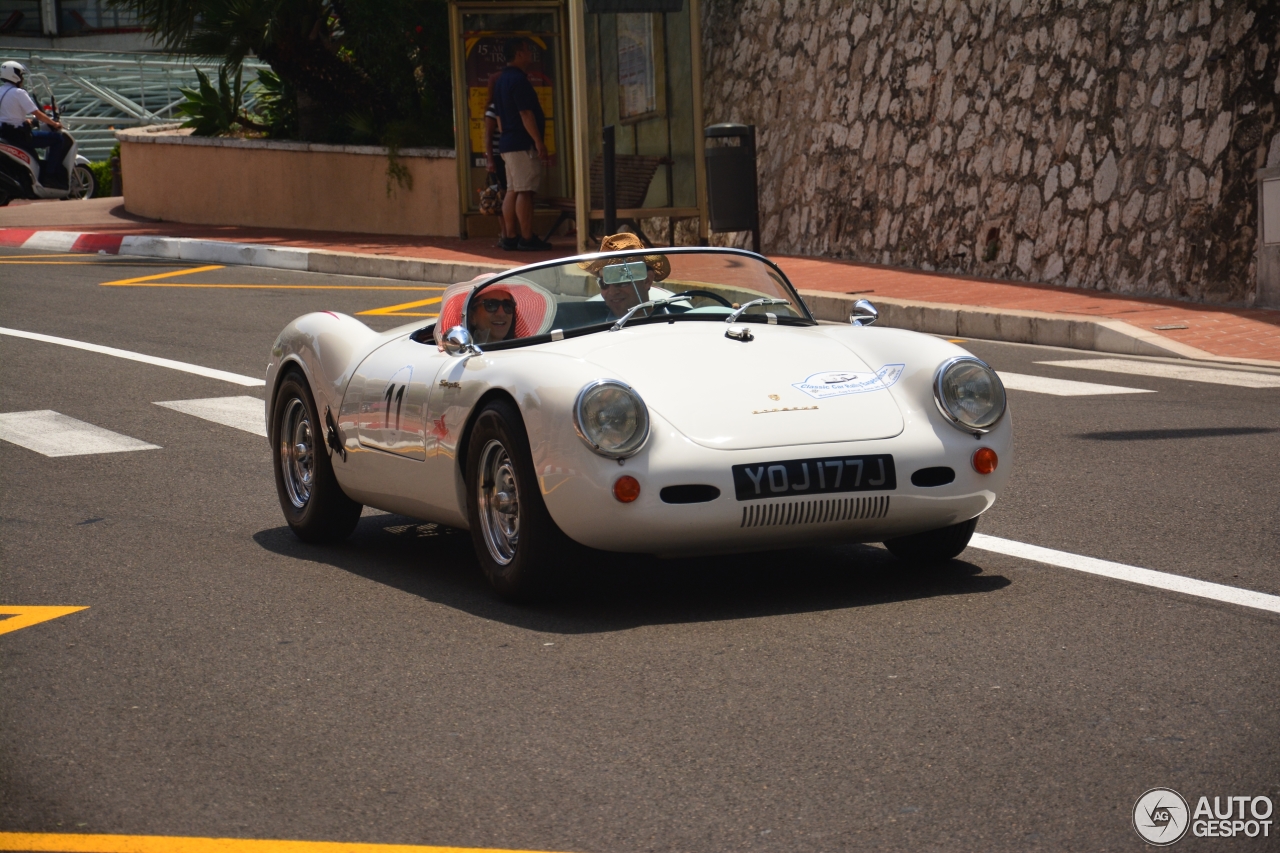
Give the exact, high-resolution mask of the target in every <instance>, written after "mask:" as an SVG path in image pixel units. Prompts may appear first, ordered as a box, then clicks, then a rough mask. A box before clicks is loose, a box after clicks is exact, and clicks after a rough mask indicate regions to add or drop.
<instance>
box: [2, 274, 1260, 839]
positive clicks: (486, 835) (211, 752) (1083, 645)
mask: <svg viewBox="0 0 1280 853" xmlns="http://www.w3.org/2000/svg"><path fill="white" fill-rule="evenodd" d="M20 255H24V256H31V255H37V253H31V252H18V251H12V250H10V251H5V252H3V254H0V316H2V317H3V321H0V325H2V326H5V327H8V328H12V329H21V330H24V331H31V332H40V333H44V334H49V335H57V336H61V337H66V338H72V339H76V340H80V341H88V342H91V343H95V344H102V345H107V346H113V347H120V348H124V349H128V350H133V351H138V352H143V353H146V354H149V355H154V356H161V357H165V358H171V359H178V360H181V361H185V362H192V363H196V364H201V365H205V366H207V367H214V368H220V369H223V370H229V371H233V372H237V373H244V374H249V375H252V376H260V375H261V374H262V371H263V367H264V365H265V362H266V356H267V350H268V348H269V346H270V344H271V342H272V340H273V339H274V337H275V335H276V333H277V332H278V331H279V329H280V328H281V327H282V326H283V325H284V324H285V323H286V322H287V321H288V320H290V319H292V318H293V317H294V316H296V315H298V314H301V313H303V312H305V311H310V310H317V309H333V310H341V311H346V312H352V313H354V312H357V311H365V310H370V309H378V308H383V309H385V308H386V307H387V306H392V305H397V304H405V303H410V302H414V301H421V300H427V299H430V298H432V295H433V293H434V294H435V295H438V293H439V291H429V290H421V289H415V290H413V291H412V292H410V291H407V290H378V289H376V288H380V287H382V288H389V287H405V286H406V283H404V282H387V281H377V280H362V279H352V278H344V277H338V276H319V275H312V274H304V273H281V272H273V271H267V270H261V269H249V268H225V269H216V270H206V271H204V272H197V273H190V272H185V274H183V275H179V276H173V277H169V278H160V279H151V280H150V283H151V284H153V285H161V284H165V286H151V287H142V286H131V285H119V286H110V287H103V286H101V283H102V282H107V281H121V280H129V279H137V278H139V277H147V276H156V275H164V274H166V273H171V272H175V271H185V269H189V268H190V267H191V266H193V265H189V264H186V265H184V264H174V263H160V262H151V261H139V260H136V259H135V260H129V259H118V258H108V257H101V258H94V257H86V258H75V257H71V256H66V255H48V256H37V257H19V256H20ZM18 262H21V263H18ZM141 283H146V282H141ZM174 284H188V285H189V284H236V285H246V284H251V285H272V286H273V287H272V288H264V289H244V288H239V287H236V288H232V287H222V288H216V287H172V286H168V285H174ZM285 285H287V286H288V287H287V288H285V287H281V286H285ZM319 286H323V287H327V288H350V289H327V290H318V289H303V288H315V287H319ZM407 310H408V311H410V312H418V313H426V312H429V311H431V310H432V309H431V308H430V307H429V306H427V307H424V306H418V307H416V308H410V309H407ZM367 319H368V320H369V322H370V325H373V326H374V327H375V328H390V327H392V326H395V325H399V324H400V323H402V322H409V321H412V320H413V319H414V318H412V317H403V316H390V315H387V314H379V315H367ZM966 346H968V348H969V349H971V350H972V351H973V352H974V353H976V354H978V355H979V356H981V357H983V358H984V359H987V360H988V361H989V362H990V363H991V364H992V365H993V366H995V367H996V368H997V369H999V370H1001V371H1005V372H1013V373H1018V374H1024V375H1030V376H1038V377H1045V378H1050V379H1067V380H1073V381H1077V382H1091V383H1106V384H1111V385H1119V386H1125V387H1128V388H1134V389H1146V390H1148V391H1151V392H1154V393H1146V394H1118V395H1103V396H1079V397H1061V396H1054V395H1049V394H1041V393H1031V392H1026V391H1017V390H1014V391H1010V400H1011V410H1012V414H1013V417H1014V419H1015V425H1016V434H1017V460H1016V465H1017V467H1016V473H1015V475H1014V478H1013V480H1012V481H1011V484H1010V487H1009V489H1008V491H1007V492H1006V494H1005V495H1004V496H1003V497H1002V499H1001V500H1000V501H999V502H998V503H997V504H996V506H995V507H994V508H993V509H992V510H991V511H990V512H989V513H988V514H987V516H986V517H984V519H983V520H982V522H981V523H980V525H979V528H978V529H979V532H981V533H985V534H989V535H993V536H998V537H1003V538H1006V539H1011V540H1016V541H1018V542H1024V543H1030V544H1034V545H1040V546H1044V547H1047V548H1052V549H1057V550H1061V551H1065V552H1069V553H1072V554H1080V555H1086V556H1091V557H1098V558H1102V559H1106V560H1111V561H1116V562H1120V563H1125V564H1129V565H1133V566H1138V567H1143V568H1148V569H1154V570H1157V571H1160V572H1167V573H1172V574H1176V575H1181V576H1185V577H1191V578H1198V579H1203V580H1208V581H1213V582H1216V583H1220V584H1226V585H1230V586H1235V587H1241V588H1244V589H1249V590H1255V591H1258V592H1263V593H1268V594H1272V595H1276V594H1280V547H1278V546H1280V498H1278V497H1277V492H1276V483H1277V482H1280V450H1278V449H1277V448H1278V447H1280V442H1278V439H1280V388H1247V387H1235V386H1231V385H1222V384H1218V383H1213V382H1192V381H1184V380H1177V379H1169V378H1161V377H1154V376H1145V375H1130V374H1122V373H1116V372H1099V371H1092V370H1081V369H1076V368H1071V367H1061V366H1050V365H1043V364H1039V363H1038V362H1042V361H1061V360H1082V359H1088V358H1096V357H1097V355H1096V354H1091V353H1081V352H1075V351H1067V350H1054V349H1048V348H1039V347H1028V346H1015V345H1005V344H993V343H982V342H976V341H975V342H969V343H967V344H966ZM1140 363H1141V364H1152V363H1157V364H1158V363H1159V362H1140ZM0 365H2V366H3V370H4V380H3V382H0V413H7V412H26V411H37V410H46V409H48V410H54V411H57V412H60V413H62V414H64V415H67V416H70V417H72V418H76V419H79V420H81V421H85V422H87V423H91V424H94V425H96V426H99V427H102V428H105V429H108V430H112V431H114V432H117V433H120V434H123V435H126V436H130V437H133V438H136V439H141V440H143V441H146V442H149V443H151V444H154V445H158V446H159V448H160V449H156V450H143V451H137V452H125V453H110V454H96V455H83V456H68V457H52V458H51V457H46V456H43V455H40V454H37V453H35V452H32V451H31V450H28V449H25V448H23V447H19V446H16V445H14V444H10V443H7V442H0V525H2V527H0V605H80V606H87V607H88V609H87V610H82V611H79V612H77V613H73V614H70V615H67V616H63V617H61V618H57V619H54V620H51V621H46V622H41V623H39V624H37V625H33V626H31V627H28V628H23V629H21V630H16V631H12V632H10V633H5V634H3V635H0V666H2V669H0V832H3V831H10V832H12V831H26V832H85V833H124V834H131V835H190V836H214V837H245V838H292V839H314V840H333V841H352V842H356V841H361V842H388V843H402V844H436V845H457V846H471V847H488V848H522V849H530V850H547V851H550V850H562V851H589V853H630V851H722V850H723V851H727V850H752V851H757V850H758V851H775V850H776V851H788V852H789V853H790V851H843V850H946V851H953V850H1010V851H1023V850H1054V851H1056V850H1137V849H1140V848H1142V847H1143V846H1144V845H1143V842H1142V841H1141V840H1140V839H1139V838H1138V836H1137V835H1136V834H1135V832H1134V830H1133V828H1132V826H1131V824H1130V820H1131V811H1132V808H1133V805H1134V802H1135V800H1136V799H1137V798H1138V796H1139V795H1140V794H1142V793H1143V792H1144V791H1146V790H1147V789H1149V788H1152V787H1157V786H1167V787H1170V788H1173V789H1175V790H1177V791H1179V792H1180V793H1182V795H1183V796H1185V797H1187V798H1188V800H1189V801H1190V802H1191V803H1192V805H1193V806H1194V804H1195V802H1196V799H1197V798H1198V797H1200V796H1202V795H1203V796H1208V797H1209V798H1210V800H1212V798H1213V797H1214V796H1243V795H1248V796H1269V797H1270V798H1271V799H1272V801H1273V802H1276V801H1277V800H1280V716H1278V715H1277V713H1276V708H1277V706H1278V705H1280V678H1278V676H1280V666H1278V665H1277V662H1276V649H1277V647H1280V615H1277V614H1275V613H1269V612H1266V611H1263V610H1257V609H1251V608H1245V607H1240V606H1236V605H1230V604H1224V603H1220V602H1215V601H1210V600H1205V599H1203V598H1198V597H1194V596H1190V595H1183V594H1180V593H1174V592H1168V591H1164V590H1160V589H1153V588H1150V587H1146V586H1139V585H1135V584H1130V583H1125V582H1121V581H1117V580H1112V579H1108V578H1103V577H1096V576H1092V575H1087V574H1082V573H1080V572H1077V571H1072V570H1070V569H1066V568H1061V567H1057V566H1052V565H1046V564H1042V563H1035V562H1030V561H1028V560H1025V559H1020V558H1013V557H1007V556H1001V555H998V554H995V553H991V552H988V551H980V550H977V549H972V548H971V549H970V550H968V551H966V552H965V553H964V554H963V555H962V556H961V558H960V559H959V560H956V561H953V563H952V564H950V565H949V566H948V567H946V568H944V569H940V570H937V571H930V572H921V571H916V570H909V569H906V568H904V567H903V565H902V564H899V563H897V562H896V561H895V560H893V559H892V558H891V557H889V556H888V555H887V553H886V552H885V551H883V550H882V549H880V548H878V547H872V546H850V547H837V548H821V549H817V548H815V549H808V550H798V551H790V552H780V553H766V554H758V555H752V556H750V557H741V556H739V557H734V558H719V559H700V560H679V561H674V560H672V561H668V560H662V561H660V560H653V559H624V560H618V561H614V562H611V563H609V564H602V565H601V566H600V571H599V572H598V573H595V574H589V575H587V576H584V577H582V578H580V579H579V582H578V584H577V586H576V588H575V589H574V590H573V591H571V592H570V593H568V594H566V596H565V597H564V598H563V599H562V600H559V601H557V602H555V603H551V604H545V605H540V606H537V607H515V606H511V605H507V604H504V603H501V602H498V601H496V600H494V599H493V598H492V597H491V596H490V595H489V593H488V592H487V591H486V589H485V587H484V585H483V583H482V581H481V579H480V578H479V576H478V573H477V570H476V567H475V563H474V558H473V557H472V555H471V550H470V541H469V539H468V538H467V536H466V535H465V534H463V533H459V532H456V531H451V530H447V529H439V528H435V527H432V526H429V525H420V524H418V523H416V522H414V521H413V520H411V519H406V518H403V517H399V516H394V515H387V514H382V513H372V512H369V511H366V517H365V518H364V519H363V520H362V521H361V523H360V526H359V528H358V530H357V532H356V533H355V535H354V536H353V537H352V538H351V540H350V541H349V542H348V543H346V544H344V545H342V546H340V547H323V548H322V547H312V546H307V545H303V544H301V543H300V542H298V541H297V540H296V539H295V538H294V537H293V535H292V534H291V533H290V532H289V530H288V528H286V527H285V526H284V524H283V521H282V518H281V515H280V511H279V508H278V506H277V503H276V495H275V489H274V485H273V482H272V476H271V468H270V456H269V453H268V449H267V445H266V441H265V439H263V438H261V437H259V436H256V435H252V434H250V433H248V432H245V431H242V430H238V429H233V428H231V427H227V426H221V425H218V424H215V423H210V422H209V421H206V420H201V419H199V418H196V417H192V416H190V415H187V414H183V413H180V412H175V411H172V410H169V409H166V408H163V407H160V406H156V405H154V404H155V403H156V402H159V401H171V400H186V399H198V398H212V397H226V396H233V395H244V394H249V395H253V396H261V395H262V389H260V388H249V389H246V388H243V387H239V386H234V385H230V384H228V383H226V382H222V381H218V380H214V379H209V378H205V377H201V376H195V375H191V374H187V373H181V372H176V371H173V370H169V369H165V368H162V367H156V366H152V365H148V364H141V363H137V362H132V361H125V360H122V359H118V358H112V357H110V356H106V355H100V354H96V353H91V352H84V351H81V350H75V349H69V348H66V347H61V346H55V345H51V344H47V343H41V342H37V341H31V340H23V339H16V338H13V337H6V336H0ZM1256 372H1257V371H1255V373H1256ZM2 625H3V622H0V626H2ZM1274 820H1275V818H1273V821H1274ZM1276 829H1277V828H1276V826H1275V825H1273V826H1272V827H1271V837H1270V838H1267V839H1262V838H1258V839H1244V838H1236V839H1229V840H1224V839H1197V838H1193V837H1191V836H1190V835H1188V836H1187V837H1186V838H1184V839H1183V840H1182V841H1180V842H1178V845H1177V847H1178V848H1179V849H1183V848H1185V849H1189V850H1275V849H1280V842H1277V841H1276V839H1275V837H1274V836H1275V834H1276Z"/></svg>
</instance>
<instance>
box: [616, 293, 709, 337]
mask: <svg viewBox="0 0 1280 853" xmlns="http://www.w3.org/2000/svg"><path fill="white" fill-rule="evenodd" d="M688 301H689V297H687V296H686V297H673V298H671V299H654V300H653V301H652V302H641V303H640V304H639V305H637V306H635V307H634V308H632V309H631V310H630V311H628V312H627V313H625V314H623V315H622V316H621V317H619V318H618V322H616V323H614V324H613V325H612V326H610V327H609V331H611V332H616V331H618V330H619V329H621V328H622V327H623V326H625V325H627V321H628V320H630V319H631V318H632V317H634V316H635V314H636V312H637V311H642V310H644V309H645V308H661V307H662V306H664V305H670V304H671V303H672V302H688Z"/></svg>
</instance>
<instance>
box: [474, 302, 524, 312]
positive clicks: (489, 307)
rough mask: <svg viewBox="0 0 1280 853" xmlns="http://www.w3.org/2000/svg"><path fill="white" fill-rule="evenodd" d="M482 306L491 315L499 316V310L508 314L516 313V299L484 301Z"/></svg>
mask: <svg viewBox="0 0 1280 853" xmlns="http://www.w3.org/2000/svg"><path fill="white" fill-rule="evenodd" d="M480 304H481V305H483V306H484V310H486V311H488V312H489V313H490V314H497V313H498V309H499V308H501V309H502V310H503V311H505V312H506V313H508V314H514V313H516V301H515V300H514V299H482V300H480Z"/></svg>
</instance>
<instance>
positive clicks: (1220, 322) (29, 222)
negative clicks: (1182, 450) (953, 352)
mask: <svg viewBox="0 0 1280 853" xmlns="http://www.w3.org/2000/svg"><path fill="white" fill-rule="evenodd" d="M5 228H39V229H41V230H68V231H90V230H92V231H96V232H103V233H115V234H152V235H157V236H166V237H191V238H199V239H211V240H226V241H231V242H239V243H257V244H267V245H277V246H292V247H299V248H312V249H325V250H331V251H341V252H357V253H362V254H372V255H392V256H400V257H410V258H428V259H432V260H442V261H458V262H477V261H479V262H487V263H494V262H497V263H508V264H513V265H515V264H521V263H529V262H532V261H537V260H545V259H548V258H553V257H561V256H565V255H569V254H572V253H573V251H574V246H573V243H572V240H570V239H567V238H559V239H557V240H555V241H553V242H555V243H556V248H555V249H554V250H552V251H548V252H504V251H502V250H501V249H499V248H498V247H497V246H496V245H495V241H493V240H492V239H491V238H483V239H481V238H476V239H471V240H462V239H458V238H449V237H403V236H394V235H375V234H348V233H329V232H320V231H291V230H284V229H265V228H242V227H237V226H222V225H185V224H179V223H170V222H155V221H152V220H145V219H139V218H137V217H133V216H131V215H130V214H128V213H126V212H125V211H124V206H123V204H122V203H121V202H120V200H119V199H105V198H104V199H93V200H91V201H88V202H76V203H65V202H64V203H60V202H34V203H20V202H15V203H13V204H11V205H10V206H9V207H7V208H2V209H0V232H2V231H3V229H5ZM2 236H3V234H2V233H0V237H2ZM774 260H775V261H776V262H777V263H778V265H779V266H780V267H781V268H782V269H783V271H784V272H786V274H787V276H788V277H789V278H791V280H792V282H793V283H794V284H795V285H796V287H797V288H799V289H801V290H826V291H831V292H835V293H859V294H866V295H867V296H868V297H869V298H871V299H872V300H873V301H874V298H875V297H876V296H877V295H878V296H882V297H889V298H900V299H911V300H916V301H921V302H935V303H946V304H951V305H963V306H973V307H988V308H995V309H1009V310H1030V311H1043V312H1047V313H1053V314H1073V315H1077V316H1093V317H1099V318H1109V319H1114V320H1122V321H1124V322H1126V323H1129V324H1131V325H1133V326H1136V327H1138V328H1139V329H1143V330H1154V331H1155V332H1157V333H1158V334H1160V335H1162V336H1165V337H1167V338H1169V339H1170V340H1173V341H1177V342H1178V343H1181V344H1185V345H1188V346H1192V347H1196V348H1197V349H1201V350H1204V351H1206V352H1209V353H1212V354H1213V355H1216V356H1221V357H1225V358H1240V359H1264V360H1269V361H1280V310H1273V309H1263V308H1234V307H1224V306H1217V305H1204V304H1198V303H1192V302H1181V301H1178V300H1174V299H1152V298H1146V297H1142V298H1138V297H1131V296H1123V295H1119V294H1112V293H1102V292H1099V291H1093V290H1079V289H1075V288H1067V287H1054V286H1050V285H1036V284H1022V283H1015V282H999V281H985V280H981V279H975V278H967V277H962V276H951V275H944V274H939V273H926V272H919V271H914V270H903V269H894V268H890V267H881V266H870V265H866V264H855V263H852V262H849V261H840V260H833V259H829V258H804V257H785V256H784V257H775V258H774ZM1162 327H1172V328H1162ZM1179 327H1185V328H1179Z"/></svg>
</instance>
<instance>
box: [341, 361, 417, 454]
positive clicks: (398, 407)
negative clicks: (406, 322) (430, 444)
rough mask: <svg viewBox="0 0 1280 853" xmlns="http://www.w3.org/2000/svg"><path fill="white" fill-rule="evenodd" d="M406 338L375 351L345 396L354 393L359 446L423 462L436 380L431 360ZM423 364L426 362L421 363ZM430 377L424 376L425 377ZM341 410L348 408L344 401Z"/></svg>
mask: <svg viewBox="0 0 1280 853" xmlns="http://www.w3.org/2000/svg"><path fill="white" fill-rule="evenodd" d="M426 352H427V351H426V347H424V346H423V345H422V344H420V343H418V342H417V341H414V340H412V339H410V338H404V339H402V340H398V341H393V342H392V343H390V344H387V345H386V346H384V347H381V348H380V349H377V350H375V351H374V352H373V353H372V354H371V355H370V356H369V357H368V358H366V359H365V360H364V361H363V362H362V363H361V364H360V367H358V368H357V369H356V374H355V376H353V377H352V378H351V385H350V386H349V388H348V391H347V396H348V397H351V396H352V392H353V391H356V390H357V389H358V392H359V396H358V397H357V398H355V399H354V400H353V402H354V403H355V404H356V406H355V412H354V415H355V426H356V435H357V436H358V437H359V440H360V444H361V446H362V447H367V448H373V449H375V450H382V451H385V452H387V453H394V454H396V455H397V456H404V457H407V458H409V459H416V460H418V461H419V462H421V461H422V460H423V459H425V458H426V429H425V427H424V421H423V419H424V417H425V414H426V408H427V397H428V396H429V395H430V392H431V379H433V378H434V370H433V368H436V369H438V365H436V364H433V363H432V362H433V361H434V359H430V358H428V359H425V360H424V359H423V358H422V356H423V355H424V354H426ZM424 361H425V363H424ZM428 373H431V374H433V375H432V376H431V377H428V376H427V374H428ZM343 408H344V409H346V408H347V407H346V404H345V402H344V405H343Z"/></svg>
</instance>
